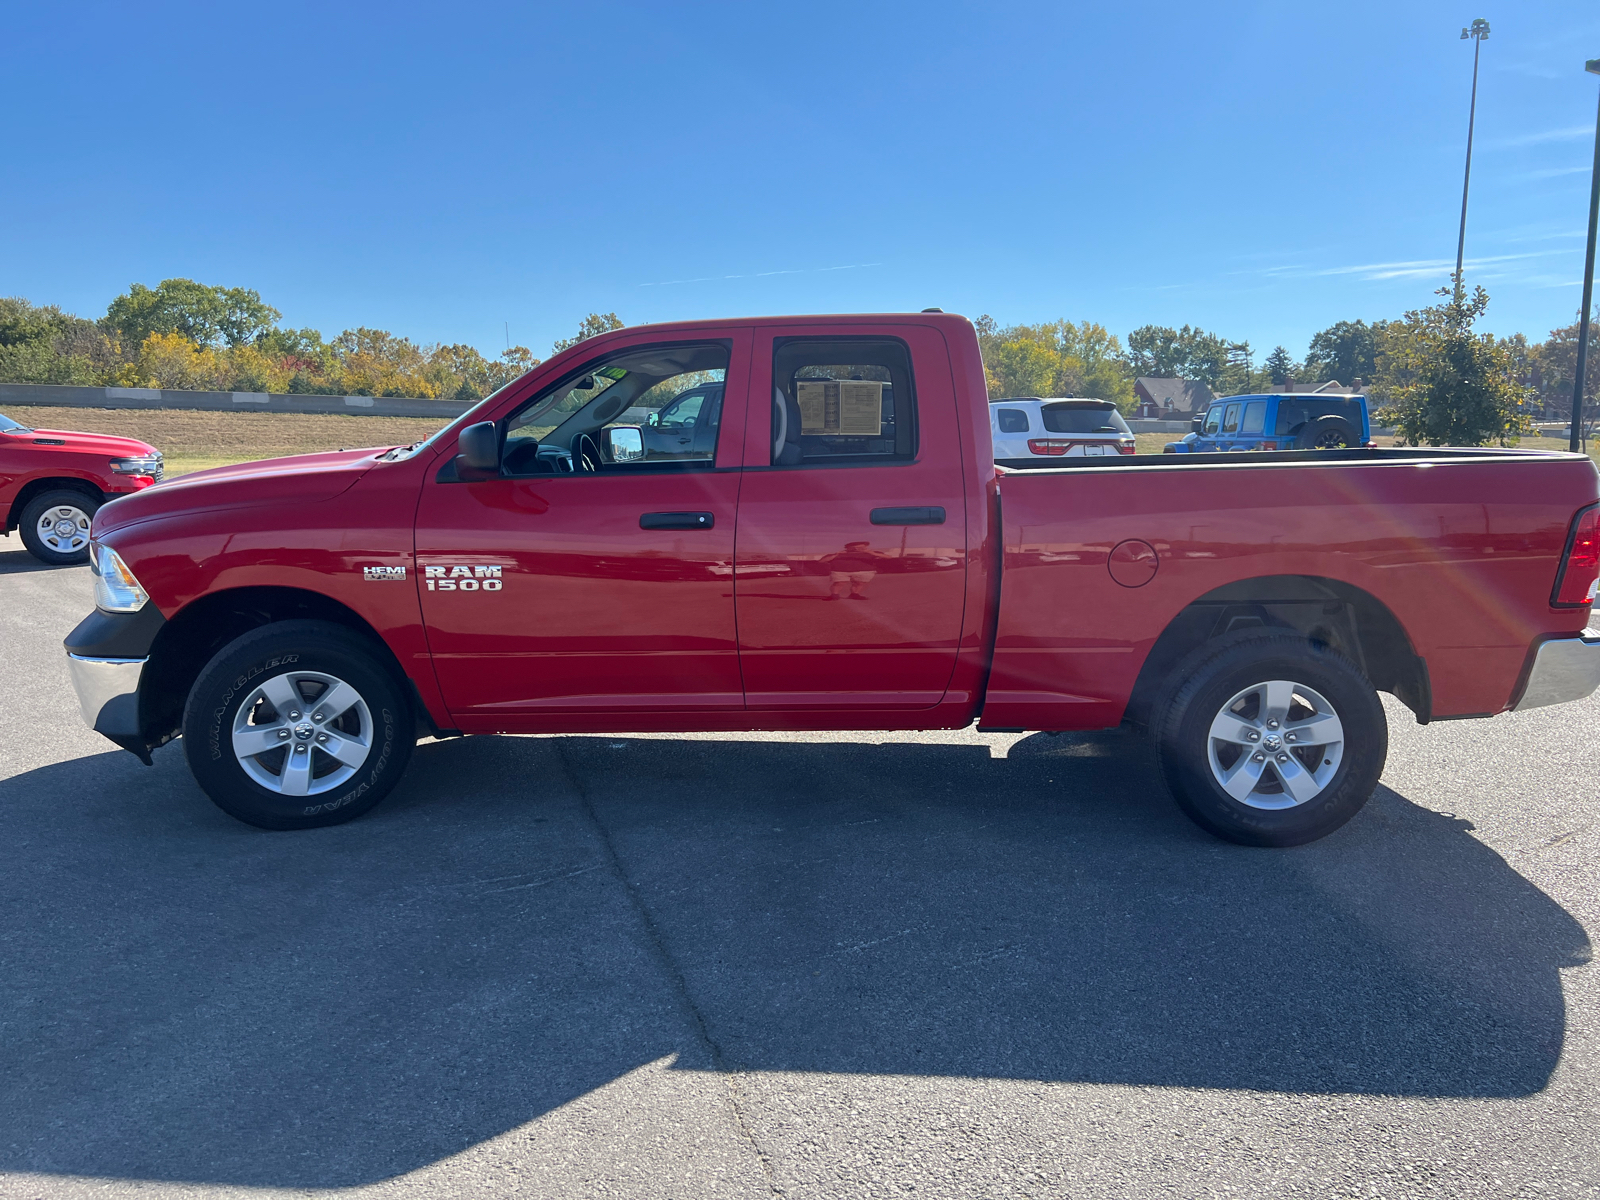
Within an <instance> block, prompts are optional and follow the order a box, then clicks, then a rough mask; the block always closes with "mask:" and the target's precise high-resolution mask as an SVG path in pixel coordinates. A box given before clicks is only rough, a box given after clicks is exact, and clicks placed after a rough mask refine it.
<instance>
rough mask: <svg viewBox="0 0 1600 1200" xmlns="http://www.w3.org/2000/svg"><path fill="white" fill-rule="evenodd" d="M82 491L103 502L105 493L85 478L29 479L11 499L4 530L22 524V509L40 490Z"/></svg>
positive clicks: (67, 476)
mask: <svg viewBox="0 0 1600 1200" xmlns="http://www.w3.org/2000/svg"><path fill="white" fill-rule="evenodd" d="M53 491H65V492H82V493H83V494H84V495H85V496H88V497H89V498H90V499H92V500H95V501H98V502H101V503H104V501H105V498H106V494H105V493H104V492H102V491H101V490H100V489H99V488H97V487H95V485H94V484H92V483H90V482H89V481H88V480H87V479H76V478H74V477H72V476H70V475H66V476H62V477H61V478H58V479H30V480H29V481H28V482H27V483H25V484H23V485H22V490H21V491H19V492H18V493H17V495H16V498H15V499H14V500H12V501H11V511H10V512H8V513H6V532H7V533H10V532H11V531H12V530H13V529H15V528H17V526H19V525H21V524H22V510H23V509H25V508H27V507H28V505H29V504H31V503H32V502H33V498H34V497H35V496H37V495H38V494H39V493H40V492H53Z"/></svg>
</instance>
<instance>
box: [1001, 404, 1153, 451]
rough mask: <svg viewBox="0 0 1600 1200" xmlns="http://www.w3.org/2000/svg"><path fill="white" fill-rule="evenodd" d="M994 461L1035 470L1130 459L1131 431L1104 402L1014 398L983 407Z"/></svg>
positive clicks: (1120, 415)
mask: <svg viewBox="0 0 1600 1200" xmlns="http://www.w3.org/2000/svg"><path fill="white" fill-rule="evenodd" d="M989 429H990V432H992V433H993V434H994V460H995V462H997V463H999V464H1000V465H1001V466H1003V467H1037V466H1045V465H1047V464H1048V463H1049V462H1050V460H1051V459H1057V458H1085V457H1096V456H1101V455H1111V454H1132V453H1133V449H1134V443H1133V430H1131V429H1129V428H1128V423H1127V422H1126V421H1124V420H1123V419H1122V414H1121V413H1120V412H1118V411H1117V406H1116V405H1115V404H1113V403H1111V401H1109V400H1078V399H1073V398H1069V397H1063V398H1060V399H1045V398H1041V397H1038V396H1020V397H1014V398H1010V399H1005V400H991V401H989Z"/></svg>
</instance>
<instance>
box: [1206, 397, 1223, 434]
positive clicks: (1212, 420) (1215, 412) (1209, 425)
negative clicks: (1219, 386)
mask: <svg viewBox="0 0 1600 1200" xmlns="http://www.w3.org/2000/svg"><path fill="white" fill-rule="evenodd" d="M1221 428H1222V406H1221V405H1220V404H1219V405H1218V406H1217V407H1216V408H1213V409H1212V410H1211V411H1210V412H1208V413H1206V424H1205V429H1204V431H1203V432H1204V433H1205V435H1206V436H1207V437H1211V436H1213V435H1215V434H1216V432H1217V430H1219V429H1221Z"/></svg>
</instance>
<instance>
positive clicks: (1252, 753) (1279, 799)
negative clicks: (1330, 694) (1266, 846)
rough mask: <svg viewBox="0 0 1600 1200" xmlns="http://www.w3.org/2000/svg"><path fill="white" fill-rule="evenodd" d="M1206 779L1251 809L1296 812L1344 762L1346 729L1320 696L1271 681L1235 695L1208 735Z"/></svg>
mask: <svg viewBox="0 0 1600 1200" xmlns="http://www.w3.org/2000/svg"><path fill="white" fill-rule="evenodd" d="M1206 758H1207V760H1208V761H1209V763H1210V766H1211V775H1212V777H1213V778H1214V779H1215V780H1216V781H1217V785H1218V786H1219V787H1221V788H1222V790H1223V791H1224V792H1226V793H1227V794H1228V795H1229V796H1231V797H1232V798H1233V799H1235V800H1237V801H1238V802H1239V803H1240V804H1245V805H1248V806H1249V807H1251V808H1261V809H1282V808H1298V807H1299V806H1300V805H1302V804H1307V803H1309V802H1310V801H1312V800H1314V799H1316V798H1317V796H1319V795H1321V794H1322V792H1323V790H1324V789H1325V788H1326V787H1327V786H1328V784H1330V783H1331V782H1333V777H1334V776H1335V775H1336V774H1338V771H1339V764H1340V763H1341V762H1342V761H1343V759H1344V725H1343V723H1342V722H1340V720H1339V714H1338V713H1337V712H1336V711H1335V710H1334V707H1333V705H1332V704H1330V703H1329V702H1328V700H1327V698H1326V697H1325V696H1323V695H1322V694H1321V693H1320V692H1317V691H1316V690H1315V689H1313V688H1310V687H1307V686H1306V685H1305V684H1303V683H1296V682H1294V681H1293V680H1288V679H1270V680H1267V681H1265V682H1262V683H1254V684H1251V685H1250V686H1249V687H1247V688H1244V689H1243V690H1241V691H1239V692H1238V693H1236V694H1235V695H1234V696H1233V698H1232V699H1230V700H1229V701H1228V702H1227V703H1226V704H1224V705H1223V706H1222V707H1221V708H1220V709H1219V710H1218V711H1217V715H1216V716H1215V717H1214V718H1213V719H1212V721H1211V728H1210V730H1209V731H1208V733H1207V736H1206Z"/></svg>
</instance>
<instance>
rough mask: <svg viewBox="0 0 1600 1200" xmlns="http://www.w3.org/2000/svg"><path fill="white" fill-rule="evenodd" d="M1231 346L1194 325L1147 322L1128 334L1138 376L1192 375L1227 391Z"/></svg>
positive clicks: (1130, 359) (1131, 369) (1130, 365)
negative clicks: (1178, 327) (1149, 323)
mask: <svg viewBox="0 0 1600 1200" xmlns="http://www.w3.org/2000/svg"><path fill="white" fill-rule="evenodd" d="M1228 347H1229V343H1228V342H1227V341H1226V340H1225V339H1223V338H1220V337H1218V336H1217V335H1216V334H1214V333H1207V332H1206V331H1205V330H1203V329H1200V328H1198V327H1195V326H1190V325H1185V326H1184V327H1183V328H1182V329H1172V328H1169V327H1168V326H1165V325H1144V326H1141V327H1140V328H1138V329H1135V330H1134V331H1133V332H1132V333H1130V334H1129V335H1128V369H1129V373H1130V374H1132V375H1134V376H1135V377H1137V376H1140V375H1153V376H1155V377H1157V378H1159V379H1192V380H1196V381H1198V382H1200V383H1203V384H1205V385H1206V386H1207V387H1209V388H1210V389H1211V390H1212V391H1224V390H1226V380H1227V378H1228V375H1229V361H1228Z"/></svg>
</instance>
